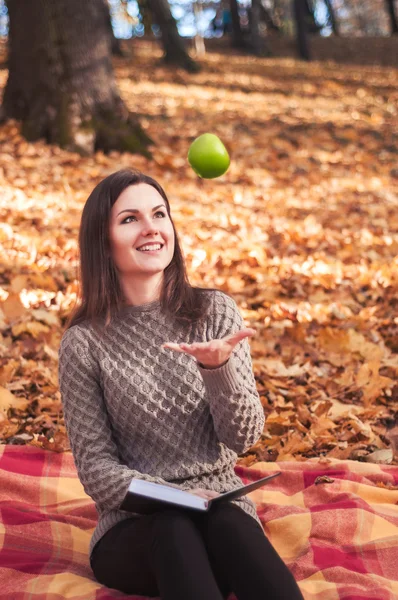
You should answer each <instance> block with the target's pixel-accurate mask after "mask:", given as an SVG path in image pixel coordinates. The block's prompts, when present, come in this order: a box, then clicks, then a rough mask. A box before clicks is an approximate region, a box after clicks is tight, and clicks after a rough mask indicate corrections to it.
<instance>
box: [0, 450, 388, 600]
mask: <svg viewBox="0 0 398 600" xmlns="http://www.w3.org/2000/svg"><path fill="white" fill-rule="evenodd" d="M235 469H236V472H237V474H238V475H239V476H240V477H241V478H242V480H243V482H244V483H249V482H250V481H252V480H255V479H258V478H260V477H262V476H264V475H267V474H270V473H271V472H273V471H275V470H281V471H282V475H281V476H280V477H277V478H275V479H274V480H272V481H271V482H270V483H269V484H267V485H266V486H265V487H264V488H262V489H259V490H256V491H255V492H252V493H251V495H250V497H251V498H253V500H254V501H255V502H256V504H257V509H258V514H259V516H260V518H261V520H262V522H263V524H264V530H265V532H266V535H267V536H268V537H269V538H270V540H271V542H272V544H273V545H274V547H275V548H276V550H277V551H278V552H279V554H280V555H281V557H282V558H283V559H284V561H285V562H286V564H287V565H288V566H289V568H290V569H291V570H292V572H293V574H294V576H295V578H296V580H297V581H298V583H299V586H300V588H301V590H302V592H303V595H304V597H305V600H370V599H372V600H394V599H397V598H398V488H397V489H393V488H394V486H397V484H398V467H396V466H380V465H375V464H368V463H360V462H355V461H340V460H336V459H334V460H332V461H331V462H330V463H329V464H327V465H325V464H324V463H322V462H320V461H319V460H318V459H311V460H308V461H306V462H279V463H265V462H258V463H256V465H255V466H252V467H250V468H246V467H243V466H239V465H237V466H236V467H235ZM323 475H327V476H329V477H330V478H332V479H334V481H333V482H332V483H321V484H319V485H318V484H316V483H315V481H316V479H317V478H318V477H319V476H323ZM0 514H1V519H0V599H1V600H3V599H4V600H35V599H37V600H38V599H40V600H61V599H64V598H68V599H69V600H83V599H84V600H94V599H95V600H112V599H116V598H122V597H123V598H127V597H128V598H130V599H132V600H133V599H134V600H136V599H139V600H142V596H126V595H125V594H122V593H121V592H117V591H116V590H111V589H107V588H105V587H104V586H101V585H100V584H98V583H97V582H96V581H95V579H94V575H93V573H92V571H91V569H90V565H89V562H88V544H89V540H90V537H91V534H92V532H93V529H94V527H95V522H96V511H95V507H94V503H93V502H92V500H91V499H90V498H89V497H88V496H87V495H86V494H85V493H84V490H83V487H82V486H81V484H80V482H79V479H78V478H77V474H76V469H75V465H74V462H73V457H72V454H71V453H70V452H68V453H63V454H62V453H61V454H57V453H54V452H49V451H44V450H41V449H39V448H35V447H33V446H0ZM230 600H236V598H235V596H234V595H233V594H231V596H230Z"/></svg>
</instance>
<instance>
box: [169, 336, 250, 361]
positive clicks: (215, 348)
mask: <svg viewBox="0 0 398 600" xmlns="http://www.w3.org/2000/svg"><path fill="white" fill-rule="evenodd" d="M255 333H256V330H255V329H252V328H250V327H244V328H243V329H240V330H239V331H237V332H236V333H231V334H230V335H227V336H226V337H224V338H221V339H215V340H211V341H210V342H195V343H194V344H176V343H174V342H166V343H164V344H162V348H169V349H170V350H175V351H176V352H185V353H186V354H190V355H191V356H193V357H194V358H196V360H197V361H198V362H199V363H200V364H201V365H202V366H203V367H205V368H207V369H217V368H218V367H221V366H223V365H224V364H225V363H226V362H227V361H228V359H229V357H230V356H231V354H232V351H233V349H234V348H235V346H236V345H237V344H239V342H241V341H242V340H243V339H245V338H246V337H251V336H253V335H254V334H255Z"/></svg>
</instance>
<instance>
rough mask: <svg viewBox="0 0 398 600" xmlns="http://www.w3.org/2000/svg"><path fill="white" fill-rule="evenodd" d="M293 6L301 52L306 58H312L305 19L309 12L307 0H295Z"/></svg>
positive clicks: (302, 56)
mask: <svg viewBox="0 0 398 600" xmlns="http://www.w3.org/2000/svg"><path fill="white" fill-rule="evenodd" d="M293 7H294V18H295V21H296V35H297V43H298V49H299V54H300V56H301V58H303V59H304V60H311V59H310V50H309V47H308V39H307V26H306V21H305V17H306V14H307V11H306V8H307V7H306V0H293Z"/></svg>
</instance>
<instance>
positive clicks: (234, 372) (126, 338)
mask: <svg viewBox="0 0 398 600" xmlns="http://www.w3.org/2000/svg"><path fill="white" fill-rule="evenodd" d="M79 246H80V278H81V284H82V290H81V297H82V298H81V303H80V306H79V307H78V308H77V309H76V310H75V311H74V313H73V314H72V315H71V317H70V319H69V322H68V323H67V327H66V330H65V332H64V334H63V337H62V340H61V345H60V350H59V382H60V391H61V397H62V403H63V409H64V417H65V424H66V428H67V432H68V436H69V440H70V444H71V449H72V452H73V456H74V460H75V464H76V468H77V471H78V475H79V478H80V481H81V482H82V484H83V486H84V489H85V491H86V493H87V494H88V495H89V496H90V497H91V498H92V499H93V500H94V502H95V503H96V508H97V511H98V523H97V526H96V528H95V530H94V533H93V536H92V538H91V542H90V548H89V552H90V564H91V568H92V570H93V573H94V575H95V577H96V579H97V580H98V581H99V582H100V583H102V584H104V585H106V586H108V587H111V588H115V589H118V590H121V591H122V592H125V593H127V594H139V595H143V596H155V597H156V596H160V597H161V599H162V600H179V599H181V600H199V599H200V600H221V599H222V598H227V597H228V595H229V593H230V592H231V591H233V592H234V593H235V594H236V596H237V598H238V600H257V599H260V598H263V597H264V598H265V597H267V598H270V599H271V598H272V599H280V600H282V598H283V599H287V598H288V599H289V600H295V599H299V598H300V599H301V598H302V595H301V593H300V591H299V589H298V586H297V584H296V582H295V580H294V578H293V576H292V574H291V573H290V571H289V570H288V569H287V567H286V565H285V564H284V563H283V561H282V560H281V558H280V557H279V556H278V554H277V553H276V551H275V550H274V548H273V547H272V545H271V544H270V542H269V541H268V539H267V537H266V536H265V535H264V531H263V528H262V525H261V521H260V520H259V518H258V516H257V513H256V507H255V505H254V503H253V502H252V501H251V500H250V499H249V498H248V497H243V498H239V499H237V500H234V501H232V502H228V503H224V504H223V505H221V506H218V507H216V508H214V509H212V511H211V512H210V513H199V514H198V513H191V512H190V511H184V510H180V509H177V508H167V509H165V510H163V511H159V512H156V513H154V514H151V515H143V514H141V515H140V514H136V513H131V512H127V511H123V510H120V509H119V506H120V504H121V502H122V500H123V498H124V496H125V494H126V491H127V489H128V487H129V484H130V481H131V479H132V478H134V477H135V478H139V479H145V480H147V481H152V482H156V483H161V484H164V485H169V486H172V487H176V488H179V489H183V490H189V491H190V492H191V493H193V494H197V495H199V496H202V497H204V498H213V497H214V496H217V495H218V494H219V493H221V492H226V491H229V490H232V489H236V488H237V487H240V486H241V485H242V481H241V480H240V478H239V477H238V476H237V475H236V474H235V472H234V465H235V464H236V459H237V455H238V454H239V453H242V452H244V451H245V450H247V449H248V448H250V447H251V446H252V445H253V444H254V443H255V442H256V441H257V440H258V439H259V437H260V435H261V432H262V430H263V426H264V412H263V409H262V406H261V402H260V399H259V395H258V393H257V390H256V384H255V379H254V375H253V371H252V363H251V357H250V346H249V343H248V339H247V338H248V337H250V336H251V335H253V333H254V330H252V329H248V328H245V327H244V323H243V319H242V317H241V315H240V312H239V310H238V307H237V305H236V303H235V301H234V300H233V299H232V298H231V297H229V296H228V295H227V294H225V293H223V292H221V291H219V290H215V289H202V288H193V287H191V286H190V284H189V282H188V278H187V274H186V270H185V265H184V259H183V255H182V252H181V248H180V245H179V241H178V237H177V233H176V231H175V227H174V224H173V221H172V219H171V214H170V206H169V202H168V199H167V196H166V194H165V192H164V191H163V189H162V188H161V186H160V185H159V184H158V183H157V182H156V181H155V180H153V179H152V178H151V177H148V176H146V175H143V174H142V173H139V172H135V171H130V170H122V171H118V172H116V173H113V174H112V175H110V176H108V177H106V178H105V179H104V180H103V181H101V182H100V183H99V184H98V185H97V186H96V187H95V189H94V190H93V192H92V193H91V194H90V196H89V198H88V200H87V202H86V204H85V206H84V209H83V214H82V220H81V226H80V232H79Z"/></svg>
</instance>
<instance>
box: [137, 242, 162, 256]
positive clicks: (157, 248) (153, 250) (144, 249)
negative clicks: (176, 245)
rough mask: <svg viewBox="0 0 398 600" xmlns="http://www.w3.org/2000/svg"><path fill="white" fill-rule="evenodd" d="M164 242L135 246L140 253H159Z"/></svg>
mask: <svg viewBox="0 0 398 600" xmlns="http://www.w3.org/2000/svg"><path fill="white" fill-rule="evenodd" d="M163 247H164V244H157V245H156V246H155V245H154V246H142V247H141V248H137V251H138V252H141V253H142V254H160V252H161V251H162V250H163Z"/></svg>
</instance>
